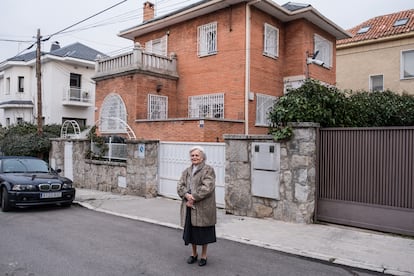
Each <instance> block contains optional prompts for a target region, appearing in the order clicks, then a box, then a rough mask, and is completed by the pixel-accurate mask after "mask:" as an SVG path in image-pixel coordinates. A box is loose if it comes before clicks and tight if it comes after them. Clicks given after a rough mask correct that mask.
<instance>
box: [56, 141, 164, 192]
mask: <svg viewBox="0 0 414 276" xmlns="http://www.w3.org/2000/svg"><path fill="white" fill-rule="evenodd" d="M66 143H72V157H73V158H72V173H73V177H72V180H73V182H74V185H75V187H78V188H86V189H94V190H99V191H105V192H115V193H120V194H130V195H138V196H143V197H155V196H157V194H158V182H157V181H158V180H157V175H158V150H159V142H158V141H128V142H127V148H128V159H127V162H113V161H99V160H92V159H88V158H87V157H86V155H87V153H88V151H89V147H90V142H89V141H88V140H82V139H52V148H51V151H50V156H49V160H50V163H51V165H52V166H53V167H55V168H60V169H62V174H63V175H65V171H64V161H65V160H64V152H65V144H66ZM139 149H141V150H143V151H142V152H141V153H140V154H139V153H138V151H139Z"/></svg>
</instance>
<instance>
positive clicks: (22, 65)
mask: <svg viewBox="0 0 414 276" xmlns="http://www.w3.org/2000/svg"><path fill="white" fill-rule="evenodd" d="M98 55H101V56H104V54H102V53H101V52H99V51H96V50H94V49H92V48H89V47H87V46H85V45H83V44H81V43H74V44H71V45H68V46H66V47H62V48H60V47H59V45H58V44H53V45H52V47H51V51H50V52H47V53H45V52H42V58H41V70H42V73H41V81H42V82H41V85H42V116H43V118H42V119H43V124H62V123H63V122H64V121H66V120H76V121H77V122H78V123H79V125H80V126H81V127H82V126H90V125H93V124H94V118H95V115H94V112H95V82H94V81H93V80H92V76H93V75H94V74H95V60H96V58H97V56H98ZM20 122H29V123H36V122H37V78H36V51H33V52H30V53H27V54H22V55H19V56H15V57H13V58H10V59H8V60H6V61H4V62H2V63H1V64H0V124H1V125H2V126H10V125H14V124H17V123H20Z"/></svg>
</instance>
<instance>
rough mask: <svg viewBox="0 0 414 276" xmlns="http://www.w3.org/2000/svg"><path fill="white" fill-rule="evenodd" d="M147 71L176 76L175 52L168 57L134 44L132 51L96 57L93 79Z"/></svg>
mask: <svg viewBox="0 0 414 276" xmlns="http://www.w3.org/2000/svg"><path fill="white" fill-rule="evenodd" d="M139 71H141V72H143V73H145V72H149V73H152V74H154V73H155V74H160V75H164V76H169V77H175V78H178V73H177V58H176V55H175V54H171V55H170V57H165V56H160V55H157V54H153V53H146V52H144V51H143V48H142V47H141V45H140V44H139V43H136V44H135V47H134V49H133V50H132V52H128V53H124V54H121V55H118V56H114V57H108V58H103V59H98V60H97V61H96V65H95V76H94V77H93V78H94V79H98V78H104V77H107V76H113V75H118V74H125V73H130V72H139Z"/></svg>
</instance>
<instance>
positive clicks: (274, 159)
mask: <svg viewBox="0 0 414 276" xmlns="http://www.w3.org/2000/svg"><path fill="white" fill-rule="evenodd" d="M279 173H280V144H279V143H252V195H253V196H260V197H266V198H273V199H280V193H279V187H280V184H279V182H280V180H279Z"/></svg>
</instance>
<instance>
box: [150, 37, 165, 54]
mask: <svg viewBox="0 0 414 276" xmlns="http://www.w3.org/2000/svg"><path fill="white" fill-rule="evenodd" d="M167 38H168V36H167V35H164V36H163V37H161V38H157V39H153V40H150V41H147V42H145V51H146V52H148V53H153V54H156V55H161V56H167Z"/></svg>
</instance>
